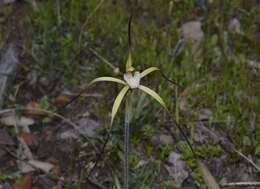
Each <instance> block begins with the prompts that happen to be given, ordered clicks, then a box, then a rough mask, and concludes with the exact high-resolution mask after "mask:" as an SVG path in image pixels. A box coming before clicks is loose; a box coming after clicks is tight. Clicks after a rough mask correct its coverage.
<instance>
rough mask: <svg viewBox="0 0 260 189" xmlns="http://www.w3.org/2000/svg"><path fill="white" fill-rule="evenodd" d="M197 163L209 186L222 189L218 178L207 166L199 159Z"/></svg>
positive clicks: (209, 188)
mask: <svg viewBox="0 0 260 189" xmlns="http://www.w3.org/2000/svg"><path fill="white" fill-rule="evenodd" d="M197 165H198V167H199V169H200V170H201V172H202V177H203V180H204V182H205V184H206V185H207V186H208V189H220V186H219V184H218V183H217V181H216V179H215V178H214V177H213V176H212V174H211V173H210V171H209V169H208V168H207V166H206V165H205V164H204V163H203V162H202V161H200V160H199V159H197Z"/></svg>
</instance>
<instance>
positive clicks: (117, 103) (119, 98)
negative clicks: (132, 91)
mask: <svg viewBox="0 0 260 189" xmlns="http://www.w3.org/2000/svg"><path fill="white" fill-rule="evenodd" d="M128 89H129V86H125V87H124V88H123V89H122V90H121V91H120V92H119V93H118V95H117V97H116V99H115V101H114V104H113V108H112V116H111V125H112V124H113V121H114V118H115V116H116V113H117V111H118V108H119V106H120V104H121V102H122V100H123V98H124V96H125V95H126V93H127V91H128Z"/></svg>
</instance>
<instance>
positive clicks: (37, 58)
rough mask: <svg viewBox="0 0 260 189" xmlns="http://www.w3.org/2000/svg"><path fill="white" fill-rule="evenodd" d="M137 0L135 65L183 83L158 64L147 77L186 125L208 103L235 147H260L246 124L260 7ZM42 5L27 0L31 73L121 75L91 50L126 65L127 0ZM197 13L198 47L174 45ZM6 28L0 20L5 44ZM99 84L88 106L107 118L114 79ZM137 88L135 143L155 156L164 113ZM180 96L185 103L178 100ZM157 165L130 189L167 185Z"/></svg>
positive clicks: (258, 104)
mask: <svg viewBox="0 0 260 189" xmlns="http://www.w3.org/2000/svg"><path fill="white" fill-rule="evenodd" d="M133 2H134V3H133V4H132V9H133V12H134V19H133V33H132V37H133V60H134V66H135V67H136V68H137V69H138V70H142V69H144V68H147V67H150V66H158V67H159V68H160V69H161V70H162V71H163V73H164V74H165V75H167V77H169V78H171V79H172V80H174V81H176V82H177V83H178V84H179V85H180V86H181V87H180V88H178V89H177V87H176V86H174V85H172V84H171V83H169V82H167V81H166V80H165V79H164V78H163V77H161V76H160V74H158V73H157V74H155V76H154V77H151V78H150V79H149V81H148V80H145V81H143V82H145V83H147V85H150V86H153V89H155V90H156V91H158V92H159V93H160V95H162V97H163V98H164V99H165V100H166V102H167V104H168V107H169V108H170V110H171V111H172V112H173V114H174V115H175V116H177V118H178V122H179V123H181V124H182V123H183V124H184V123H185V124H187V125H188V126H190V125H189V124H188V123H189V122H192V121H193V120H194V119H197V117H198V114H197V113H198V112H199V110H201V109H210V110H211V111H212V113H213V118H212V120H211V121H212V122H221V124H222V128H224V130H226V132H227V133H229V135H230V136H229V137H230V138H231V139H232V142H233V143H234V145H235V146H236V147H237V148H239V149H241V150H242V151H244V152H246V154H252V155H258V156H259V154H260V153H259V151H260V150H259V148H260V140H259V137H260V134H259V133H260V126H259V124H257V127H256V129H255V133H254V132H252V131H251V130H250V128H249V124H250V121H251V120H250V119H251V115H252V114H255V115H256V118H255V119H256V120H255V121H256V122H258V123H259V121H260V117H259V115H260V72H259V69H254V68H252V67H249V66H248V62H249V61H251V60H255V61H256V62H257V61H258V62H259V61H260V57H259V55H260V53H259V52H260V47H259V46H260V45H259V39H256V37H257V36H256V35H257V31H258V30H257V28H259V24H260V23H259V20H260V7H259V6H251V7H250V4H249V5H248V4H247V5H245V4H246V3H245V2H246V1H245V0H230V1H226V0H219V1H211V0H205V1H192V0H187V1H177V0H164V1H158V0H151V1H140V0H136V1H133ZM199 2H201V3H202V4H201V5H200V3H199ZM203 2H204V4H203ZM248 6H249V7H248ZM11 7H12V5H10V6H8V8H6V10H5V11H6V13H5V14H9V13H8V12H9V11H10V10H11ZM37 7H38V8H37V10H33V8H32V6H31V5H30V4H28V5H27V8H26V9H27V16H26V18H25V26H26V34H25V35H24V38H23V39H22V42H23V43H22V44H21V49H22V51H23V53H22V54H23V60H24V61H25V64H24V66H23V72H24V73H25V74H26V73H28V72H30V71H31V69H36V70H38V71H39V72H40V73H41V74H42V75H43V76H45V77H47V78H49V80H50V81H51V82H57V85H58V86H63V87H66V88H74V87H77V86H79V85H84V84H87V83H88V82H89V81H90V80H91V79H93V78H95V77H97V76H101V75H102V76H103V75H108V76H113V75H116V74H117V73H115V72H114V71H115V70H113V69H111V66H108V65H107V63H105V62H104V61H102V60H101V59H99V58H97V57H96V56H95V55H94V54H93V52H95V53H96V54H99V55H100V56H102V57H103V58H104V59H105V60H107V61H109V62H110V63H111V64H112V65H113V67H115V68H119V69H120V70H121V71H124V65H125V61H126V58H127V48H128V41H127V40H128V39H127V22H128V18H129V14H130V13H129V8H127V7H126V4H125V2H124V1H119V0H104V1H102V0H101V1H97V0H87V1H81V0H62V1H59V0H56V1H53V0H46V1H41V2H39V3H38V6H37ZM233 17H235V18H237V19H238V20H239V21H240V24H241V30H242V31H243V33H242V34H237V33H235V32H234V31H231V30H230V29H229V28H228V24H229V22H230V20H231V19H232V18H233ZM191 20H201V22H202V29H203V31H204V37H203V40H202V42H201V44H200V45H199V47H198V49H197V50H196V51H194V47H193V45H192V44H191V43H189V42H186V43H184V45H183V48H181V50H180V52H179V53H177V54H174V50H175V48H176V44H178V42H180V39H181V37H182V34H181V31H180V27H181V26H182V24H184V23H185V22H187V21H191ZM4 30H5V29H3V28H1V35H0V44H2V43H1V41H3V33H4V32H5V31H4ZM258 35H259V34H258ZM97 91H102V94H103V96H104V98H102V99H101V100H100V101H99V103H98V104H93V105H91V107H92V109H91V110H89V111H91V113H93V114H95V115H96V116H97V117H98V119H99V120H102V121H103V123H107V124H108V123H109V117H108V112H110V107H111V104H112V102H113V100H114V97H115V95H116V93H117V92H118V88H117V87H116V86H113V87H112V85H111V87H107V86H104V87H103V86H102V85H100V86H99V88H97ZM47 95H54V94H47ZM137 96H139V97H140V98H136V100H135V101H136V102H135V103H136V107H137V109H136V112H137V113H136V114H137V115H135V119H134V123H133V126H132V133H131V141H132V145H133V146H139V148H141V149H142V150H143V152H144V154H143V155H144V156H147V157H149V156H150V155H155V157H156V158H157V159H158V160H161V161H163V160H164V159H165V158H166V157H167V155H168V154H169V151H170V150H171V148H170V147H169V146H167V145H166V146H156V147H155V146H154V145H152V143H151V138H152V135H153V134H154V133H156V132H157V131H160V129H161V128H160V125H163V124H164V122H166V121H167V120H165V119H161V118H160V117H162V115H164V113H163V111H161V110H160V107H159V106H158V105H157V104H156V103H153V101H151V99H149V98H144V96H142V95H140V94H137ZM183 102H185V103H186V105H187V106H186V108H185V109H180V107H179V105H180V104H181V103H183ZM148 105H149V106H148ZM148 107H149V108H148ZM121 117H122V112H121ZM163 117H164V118H166V116H165V115H164V116H163ZM119 118H120V116H118V118H117V122H116V124H115V127H116V128H114V130H115V131H114V133H115V138H116V137H119V138H120V140H118V139H117V140H116V139H114V140H112V143H115V146H120V145H121V144H122V142H121V139H122V136H121V133H122V132H121V130H122V128H121V127H119V125H120V124H121V123H120V120H121V119H119ZM245 137H249V138H250V139H251V145H250V146H249V147H248V146H247V145H245V144H244V143H243V141H244V138H245ZM115 146H111V149H109V151H110V153H112V154H113V158H114V161H117V160H118V158H120V154H117V153H118V152H116V149H115V148H116V147H115ZM181 149H183V148H181ZM198 151H199V153H200V154H202V155H203V156H207V154H208V155H219V154H221V153H223V152H222V150H221V149H219V148H218V147H214V146H211V145H206V144H205V145H203V146H200V147H198ZM114 153H115V154H117V155H115V154H114ZM182 153H183V156H184V159H185V160H187V162H188V165H189V166H190V168H191V169H192V170H194V175H195V176H194V177H195V178H196V179H198V183H202V182H201V178H200V174H199V173H197V170H196V168H195V164H194V162H193V160H192V156H191V154H190V153H189V152H187V150H186V151H185V150H182ZM114 155H115V156H114ZM143 155H142V156H143ZM117 156H119V157H117ZM141 158H142V157H141V155H140V154H138V153H136V152H133V154H132V155H131V157H130V164H131V166H132V167H134V166H136V165H137V164H138V161H139V159H141ZM159 164H160V163H158V162H157V161H155V162H153V163H151V164H149V165H148V166H147V167H146V168H145V169H143V170H141V171H140V172H138V173H136V175H135V176H133V177H134V179H132V180H133V181H132V182H134V183H131V185H133V186H134V185H135V187H131V188H143V189H148V188H158V186H159V188H161V187H162V186H161V185H160V184H158V182H157V181H156V176H157V175H159V174H160V172H159V170H160V168H159V166H160V165H159ZM118 168H119V167H118ZM119 169H120V168H119ZM197 175H199V176H197ZM162 185H163V184H162ZM201 187H202V188H203V186H201ZM163 188H171V185H170V183H169V182H166V181H165V183H164V186H163Z"/></svg>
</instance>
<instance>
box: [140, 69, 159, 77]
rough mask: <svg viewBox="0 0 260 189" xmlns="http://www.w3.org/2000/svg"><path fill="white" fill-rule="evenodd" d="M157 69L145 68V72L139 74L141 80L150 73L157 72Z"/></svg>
mask: <svg viewBox="0 0 260 189" xmlns="http://www.w3.org/2000/svg"><path fill="white" fill-rule="evenodd" d="M158 70H159V68H157V67H150V68H147V69H146V70H144V71H143V72H142V73H141V78H142V77H144V76H146V75H148V74H150V73H151V72H154V71H158Z"/></svg>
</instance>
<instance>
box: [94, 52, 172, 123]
mask: <svg viewBox="0 0 260 189" xmlns="http://www.w3.org/2000/svg"><path fill="white" fill-rule="evenodd" d="M158 70H159V69H158V68H157V67H150V68H147V69H145V70H144V71H142V72H141V73H140V72H138V71H135V72H133V71H134V68H133V66H132V56H131V52H129V55H128V60H127V63H126V73H125V74H124V80H121V79H118V78H114V77H99V78H96V79H94V80H92V81H91V82H90V85H92V84H94V83H96V82H100V81H110V82H116V83H119V84H122V85H124V87H123V88H122V89H121V91H120V92H119V93H118V95H117V97H116V99H115V101H114V104H113V107H112V116H111V125H112V124H113V121H114V118H115V116H116V113H117V112H118V109H119V106H120V104H121V102H122V100H123V98H124V96H125V95H126V93H127V92H128V91H129V90H131V89H140V90H142V91H143V92H145V93H147V94H148V95H150V96H151V97H153V98H154V99H155V100H156V101H157V102H159V103H160V104H161V105H162V106H163V107H164V108H165V109H166V110H167V107H166V104H165V102H164V101H163V99H162V98H161V97H160V96H159V95H158V94H157V93H156V92H155V91H153V90H152V89H150V88H148V87H146V86H144V85H141V84H140V81H141V79H142V78H143V77H145V76H147V75H148V74H150V73H152V72H154V71H158Z"/></svg>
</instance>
